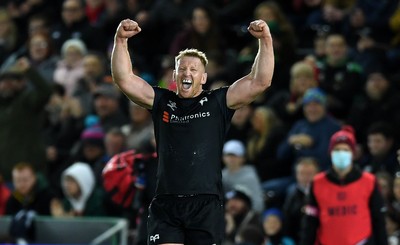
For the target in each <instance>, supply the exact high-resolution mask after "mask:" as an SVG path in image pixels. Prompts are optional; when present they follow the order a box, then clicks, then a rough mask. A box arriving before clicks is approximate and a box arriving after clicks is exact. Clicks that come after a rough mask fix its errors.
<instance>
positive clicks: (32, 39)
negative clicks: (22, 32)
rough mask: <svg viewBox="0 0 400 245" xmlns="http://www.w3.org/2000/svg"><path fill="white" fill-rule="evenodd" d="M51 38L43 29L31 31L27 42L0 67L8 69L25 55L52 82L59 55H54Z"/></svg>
mask: <svg viewBox="0 0 400 245" xmlns="http://www.w3.org/2000/svg"><path fill="white" fill-rule="evenodd" d="M53 48H54V47H53V43H52V39H51V37H50V36H49V34H48V33H47V32H45V31H42V32H38V31H36V32H33V33H32V34H30V35H29V37H28V41H27V43H26V44H25V45H24V46H22V47H20V48H19V49H18V50H17V51H15V52H14V53H12V54H11V55H10V56H9V57H8V58H7V59H6V60H5V61H4V63H3V65H2V66H1V69H2V70H4V69H8V68H10V66H12V65H13V64H14V63H15V61H16V60H17V59H18V58H20V57H21V56H26V57H27V58H28V59H29V61H30V63H31V65H32V67H34V68H35V69H37V71H38V72H39V73H40V74H41V75H42V76H43V77H44V78H45V79H46V81H47V82H48V83H53V75H54V71H55V69H56V65H57V62H58V60H59V57H58V56H57V55H55V53H54V49H53Z"/></svg>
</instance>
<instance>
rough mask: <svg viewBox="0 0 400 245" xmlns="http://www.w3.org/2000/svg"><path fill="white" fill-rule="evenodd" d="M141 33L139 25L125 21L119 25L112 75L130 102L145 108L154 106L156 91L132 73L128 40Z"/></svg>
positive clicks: (112, 56) (113, 55)
mask: <svg viewBox="0 0 400 245" xmlns="http://www.w3.org/2000/svg"><path fill="white" fill-rule="evenodd" d="M140 31H141V29H140V27H139V25H138V23H136V22H135V21H133V20H130V19H125V20H123V21H121V23H120V24H119V25H118V28H117V31H116V33H115V37H114V47H113V50H112V54H111V75H112V77H113V81H114V82H115V84H116V85H117V86H118V87H119V88H120V89H121V91H122V92H123V93H124V94H125V95H126V96H128V98H129V99H130V100H132V101H133V102H135V103H136V104H138V105H141V106H143V107H145V108H148V109H151V108H152V106H153V99H154V90H153V88H152V87H151V86H150V85H149V84H148V83H147V82H146V81H145V80H143V79H142V78H140V77H138V76H136V75H135V74H134V73H133V71H132V63H131V59H130V56H129V52H128V38H131V37H133V36H134V35H136V34H138V33H139V32H140Z"/></svg>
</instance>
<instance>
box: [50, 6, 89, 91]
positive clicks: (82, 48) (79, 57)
mask: <svg viewBox="0 0 400 245" xmlns="http://www.w3.org/2000/svg"><path fill="white" fill-rule="evenodd" d="M69 1H70V0H69ZM86 53H87V49H86V45H85V44H84V43H83V42H82V41H81V40H79V39H69V40H67V41H65V43H63V45H62V48H61V56H62V59H61V60H59V61H58V63H57V67H56V69H55V71H54V77H53V79H54V82H56V83H59V84H61V85H63V86H64V88H65V90H66V95H67V96H70V97H71V96H72V95H73V93H74V91H75V90H76V88H77V86H78V85H77V83H78V81H79V79H81V78H82V77H83V75H84V68H83V58H84V56H85V55H86Z"/></svg>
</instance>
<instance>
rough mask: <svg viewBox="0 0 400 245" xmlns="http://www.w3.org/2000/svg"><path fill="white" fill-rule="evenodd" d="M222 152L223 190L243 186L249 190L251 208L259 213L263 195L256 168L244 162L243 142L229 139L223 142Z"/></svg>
mask: <svg viewBox="0 0 400 245" xmlns="http://www.w3.org/2000/svg"><path fill="white" fill-rule="evenodd" d="M222 154H223V157H222V161H223V163H224V165H225V168H224V169H223V170H222V185H223V187H224V190H225V192H229V191H232V190H234V189H235V186H244V187H245V188H247V189H248V190H251V194H250V198H251V202H252V209H254V210H255V211H256V212H258V213H261V212H262V211H263V210H264V198H263V197H264V195H263V191H262V188H261V183H260V180H259V178H258V174H257V171H256V169H255V168H254V167H253V166H251V165H247V164H246V149H245V147H244V144H243V143H242V142H241V141H239V140H229V141H227V142H226V143H225V144H224V148H223V150H222Z"/></svg>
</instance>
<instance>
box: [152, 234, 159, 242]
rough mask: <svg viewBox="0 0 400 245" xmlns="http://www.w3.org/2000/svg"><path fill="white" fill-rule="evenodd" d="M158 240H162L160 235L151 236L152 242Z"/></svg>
mask: <svg viewBox="0 0 400 245" xmlns="http://www.w3.org/2000/svg"><path fill="white" fill-rule="evenodd" d="M157 239H160V235H159V234H155V235H154V236H150V242H156V240H157Z"/></svg>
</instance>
